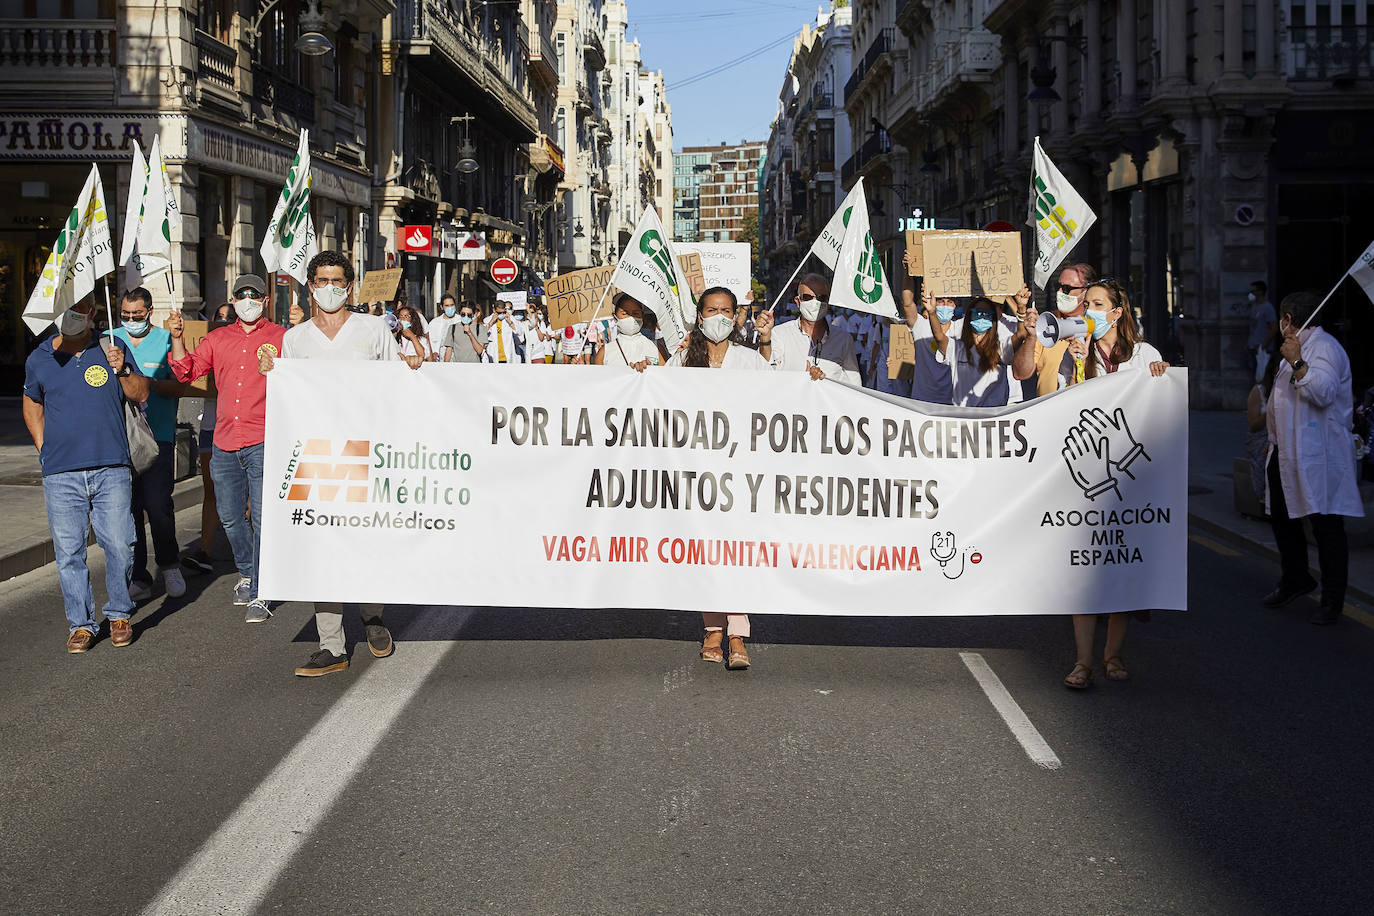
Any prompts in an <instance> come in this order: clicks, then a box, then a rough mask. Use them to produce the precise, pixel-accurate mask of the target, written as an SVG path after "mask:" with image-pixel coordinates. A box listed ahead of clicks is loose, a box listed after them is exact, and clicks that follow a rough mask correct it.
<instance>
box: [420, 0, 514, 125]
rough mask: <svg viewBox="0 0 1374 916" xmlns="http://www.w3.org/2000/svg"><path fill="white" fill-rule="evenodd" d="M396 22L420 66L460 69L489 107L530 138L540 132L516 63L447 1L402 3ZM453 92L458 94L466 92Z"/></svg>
mask: <svg viewBox="0 0 1374 916" xmlns="http://www.w3.org/2000/svg"><path fill="white" fill-rule="evenodd" d="M396 18H397V25H398V28H397V30H396V33H395V34H396V36H397V38H399V39H400V40H401V41H403V42H404V43H405V46H406V52H407V53H408V54H410V55H411V56H412V57H415V58H418V59H419V60H420V61H421V62H423V61H424V60H426V59H428V60H431V61H434V62H435V63H438V62H441V61H442V62H443V63H444V64H446V65H447V66H446V69H452V70H457V71H458V72H459V73H461V74H462V75H463V76H464V77H466V78H467V79H468V81H469V82H471V83H472V84H473V85H474V86H477V87H478V88H479V89H480V90H481V91H482V93H483V94H484V95H485V96H486V98H485V99H483V100H482V101H483V102H484V103H485V107H487V108H488V109H490V110H491V111H493V112H496V113H499V114H501V115H504V116H505V117H507V118H510V119H511V120H512V121H514V122H515V123H516V124H518V125H519V126H520V127H521V128H523V129H524V130H525V131H527V132H528V133H529V135H530V136H531V137H533V136H536V135H537V134H538V133H539V120H538V117H537V116H536V115H535V111H534V103H533V102H532V101H531V100H530V99H529V98H527V97H526V94H525V87H524V86H523V85H517V83H518V82H523V77H522V76H521V74H520V72H517V70H516V69H515V66H514V64H513V62H512V61H511V60H507V59H504V58H503V57H501V55H500V54H498V52H497V49H496V48H495V47H493V46H492V45H491V44H490V43H488V42H487V41H485V40H484V39H483V38H482V36H481V35H480V34H478V33H477V32H476V31H474V30H472V29H470V28H469V27H468V26H467V24H466V23H465V22H464V21H463V19H462V18H461V17H460V16H459V15H458V13H457V12H455V11H454V10H453V9H451V8H450V7H449V6H448V5H447V4H446V3H444V2H443V0H398V2H397V4H396ZM435 75H436V76H438V77H439V78H441V79H442V78H443V77H444V76H445V74H438V73H436V74H435ZM454 88H455V91H458V92H459V93H460V95H466V94H467V93H466V92H465V91H463V90H462V89H460V88H458V87H454Z"/></svg>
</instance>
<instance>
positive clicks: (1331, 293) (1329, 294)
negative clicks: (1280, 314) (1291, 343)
mask: <svg viewBox="0 0 1374 916" xmlns="http://www.w3.org/2000/svg"><path fill="white" fill-rule="evenodd" d="M1348 276H1350V271H1348V270H1347V271H1346V272H1345V273H1343V274H1341V278H1340V279H1339V280H1337V281H1336V285H1335V286H1333V287H1331V292H1329V293H1327V294H1326V299H1323V300H1322V301H1321V305H1318V306H1317V307H1316V308H1314V309H1313V310H1312V314H1311V315H1308V316H1307V320H1306V321H1304V322H1303V323H1302V327H1300V328H1298V331H1299V332H1301V331H1305V330H1307V326H1308V325H1309V324H1311V323H1312V319H1313V318H1316V317H1317V313H1318V312H1320V311H1321V310H1322V306H1323V305H1326V302H1327V299H1330V298H1331V297H1332V296H1334V295H1335V294H1336V290H1338V289H1340V288H1341V284H1342V283H1344V282H1345V278H1346V277H1348Z"/></svg>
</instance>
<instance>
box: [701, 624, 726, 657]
mask: <svg viewBox="0 0 1374 916" xmlns="http://www.w3.org/2000/svg"><path fill="white" fill-rule="evenodd" d="M723 635H724V634H723V633H721V631H720V630H713V631H711V632H710V633H707V634H706V638H705V639H703V640H702V641H701V660H702V661H704V662H715V663H716V664H717V665H719V664H720V663H721V662H723V661H725V654H724V653H723V652H721V651H720V640H721V637H722V636H723Z"/></svg>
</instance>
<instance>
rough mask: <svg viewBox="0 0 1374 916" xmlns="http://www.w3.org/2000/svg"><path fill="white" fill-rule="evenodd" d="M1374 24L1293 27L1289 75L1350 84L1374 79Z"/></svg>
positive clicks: (1289, 41) (1289, 30) (1289, 48)
mask: <svg viewBox="0 0 1374 916" xmlns="http://www.w3.org/2000/svg"><path fill="white" fill-rule="evenodd" d="M1371 32H1374V24H1369V25H1342V26H1291V27H1290V28H1289V29H1288V62H1287V63H1288V67H1287V69H1288V73H1287V76H1288V78H1289V79H1293V80H1334V81H1337V82H1349V81H1352V80H1357V79H1369V78H1371V77H1372V76H1374V45H1371V44H1370V40H1369V39H1370V34H1371Z"/></svg>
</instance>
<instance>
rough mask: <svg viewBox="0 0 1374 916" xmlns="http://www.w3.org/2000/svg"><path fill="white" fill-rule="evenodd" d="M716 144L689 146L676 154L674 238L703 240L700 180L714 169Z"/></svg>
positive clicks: (687, 240)
mask: <svg viewBox="0 0 1374 916" xmlns="http://www.w3.org/2000/svg"><path fill="white" fill-rule="evenodd" d="M715 149H716V148H715V147H714V146H688V147H684V148H683V149H682V151H681V152H678V153H674V154H673V238H674V239H676V240H678V241H679V242H700V241H702V238H701V183H702V181H703V180H704V179H705V178H706V175H707V174H708V173H709V172H710V171H711V154H712V153H713V152H714V151H715Z"/></svg>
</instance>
